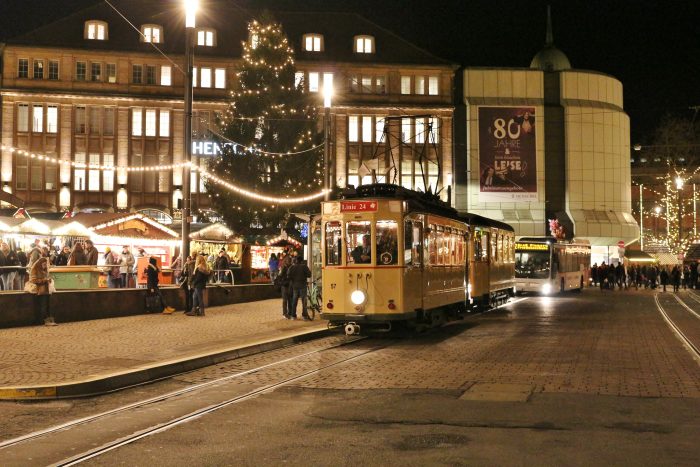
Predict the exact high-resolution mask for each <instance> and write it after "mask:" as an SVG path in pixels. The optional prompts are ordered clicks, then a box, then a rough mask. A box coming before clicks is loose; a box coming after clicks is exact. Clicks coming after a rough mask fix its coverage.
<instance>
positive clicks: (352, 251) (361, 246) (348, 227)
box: [345, 221, 372, 264]
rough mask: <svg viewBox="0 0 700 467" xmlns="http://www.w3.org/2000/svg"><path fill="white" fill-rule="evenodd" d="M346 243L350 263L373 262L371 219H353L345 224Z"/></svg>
mask: <svg viewBox="0 0 700 467" xmlns="http://www.w3.org/2000/svg"><path fill="white" fill-rule="evenodd" d="M345 243H346V245H347V258H348V264H352V263H354V264H371V263H372V226H371V223H370V221H351V222H348V223H346V224H345Z"/></svg>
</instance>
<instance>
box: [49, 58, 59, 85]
mask: <svg viewBox="0 0 700 467" xmlns="http://www.w3.org/2000/svg"><path fill="white" fill-rule="evenodd" d="M49 79H53V80H57V79H58V60H49Z"/></svg>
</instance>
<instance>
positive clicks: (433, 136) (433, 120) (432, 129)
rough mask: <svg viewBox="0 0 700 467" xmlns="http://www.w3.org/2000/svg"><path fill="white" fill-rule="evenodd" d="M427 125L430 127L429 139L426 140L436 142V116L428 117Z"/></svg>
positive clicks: (437, 133)
mask: <svg viewBox="0 0 700 467" xmlns="http://www.w3.org/2000/svg"><path fill="white" fill-rule="evenodd" d="M428 125H429V126H430V128H429V134H430V140H428V142H430V143H437V141H438V136H439V131H438V130H439V128H438V119H437V117H430V118H429V119H428Z"/></svg>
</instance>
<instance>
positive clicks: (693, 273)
mask: <svg viewBox="0 0 700 467" xmlns="http://www.w3.org/2000/svg"><path fill="white" fill-rule="evenodd" d="M697 286H698V265H697V263H693V264H691V265H690V288H691V289H694V288H696V287H697Z"/></svg>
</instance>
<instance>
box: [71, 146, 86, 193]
mask: <svg viewBox="0 0 700 467" xmlns="http://www.w3.org/2000/svg"><path fill="white" fill-rule="evenodd" d="M74 162H75V169H74V170H73V189H74V190H75V191H85V188H86V186H85V153H80V152H77V153H75V157H74Z"/></svg>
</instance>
